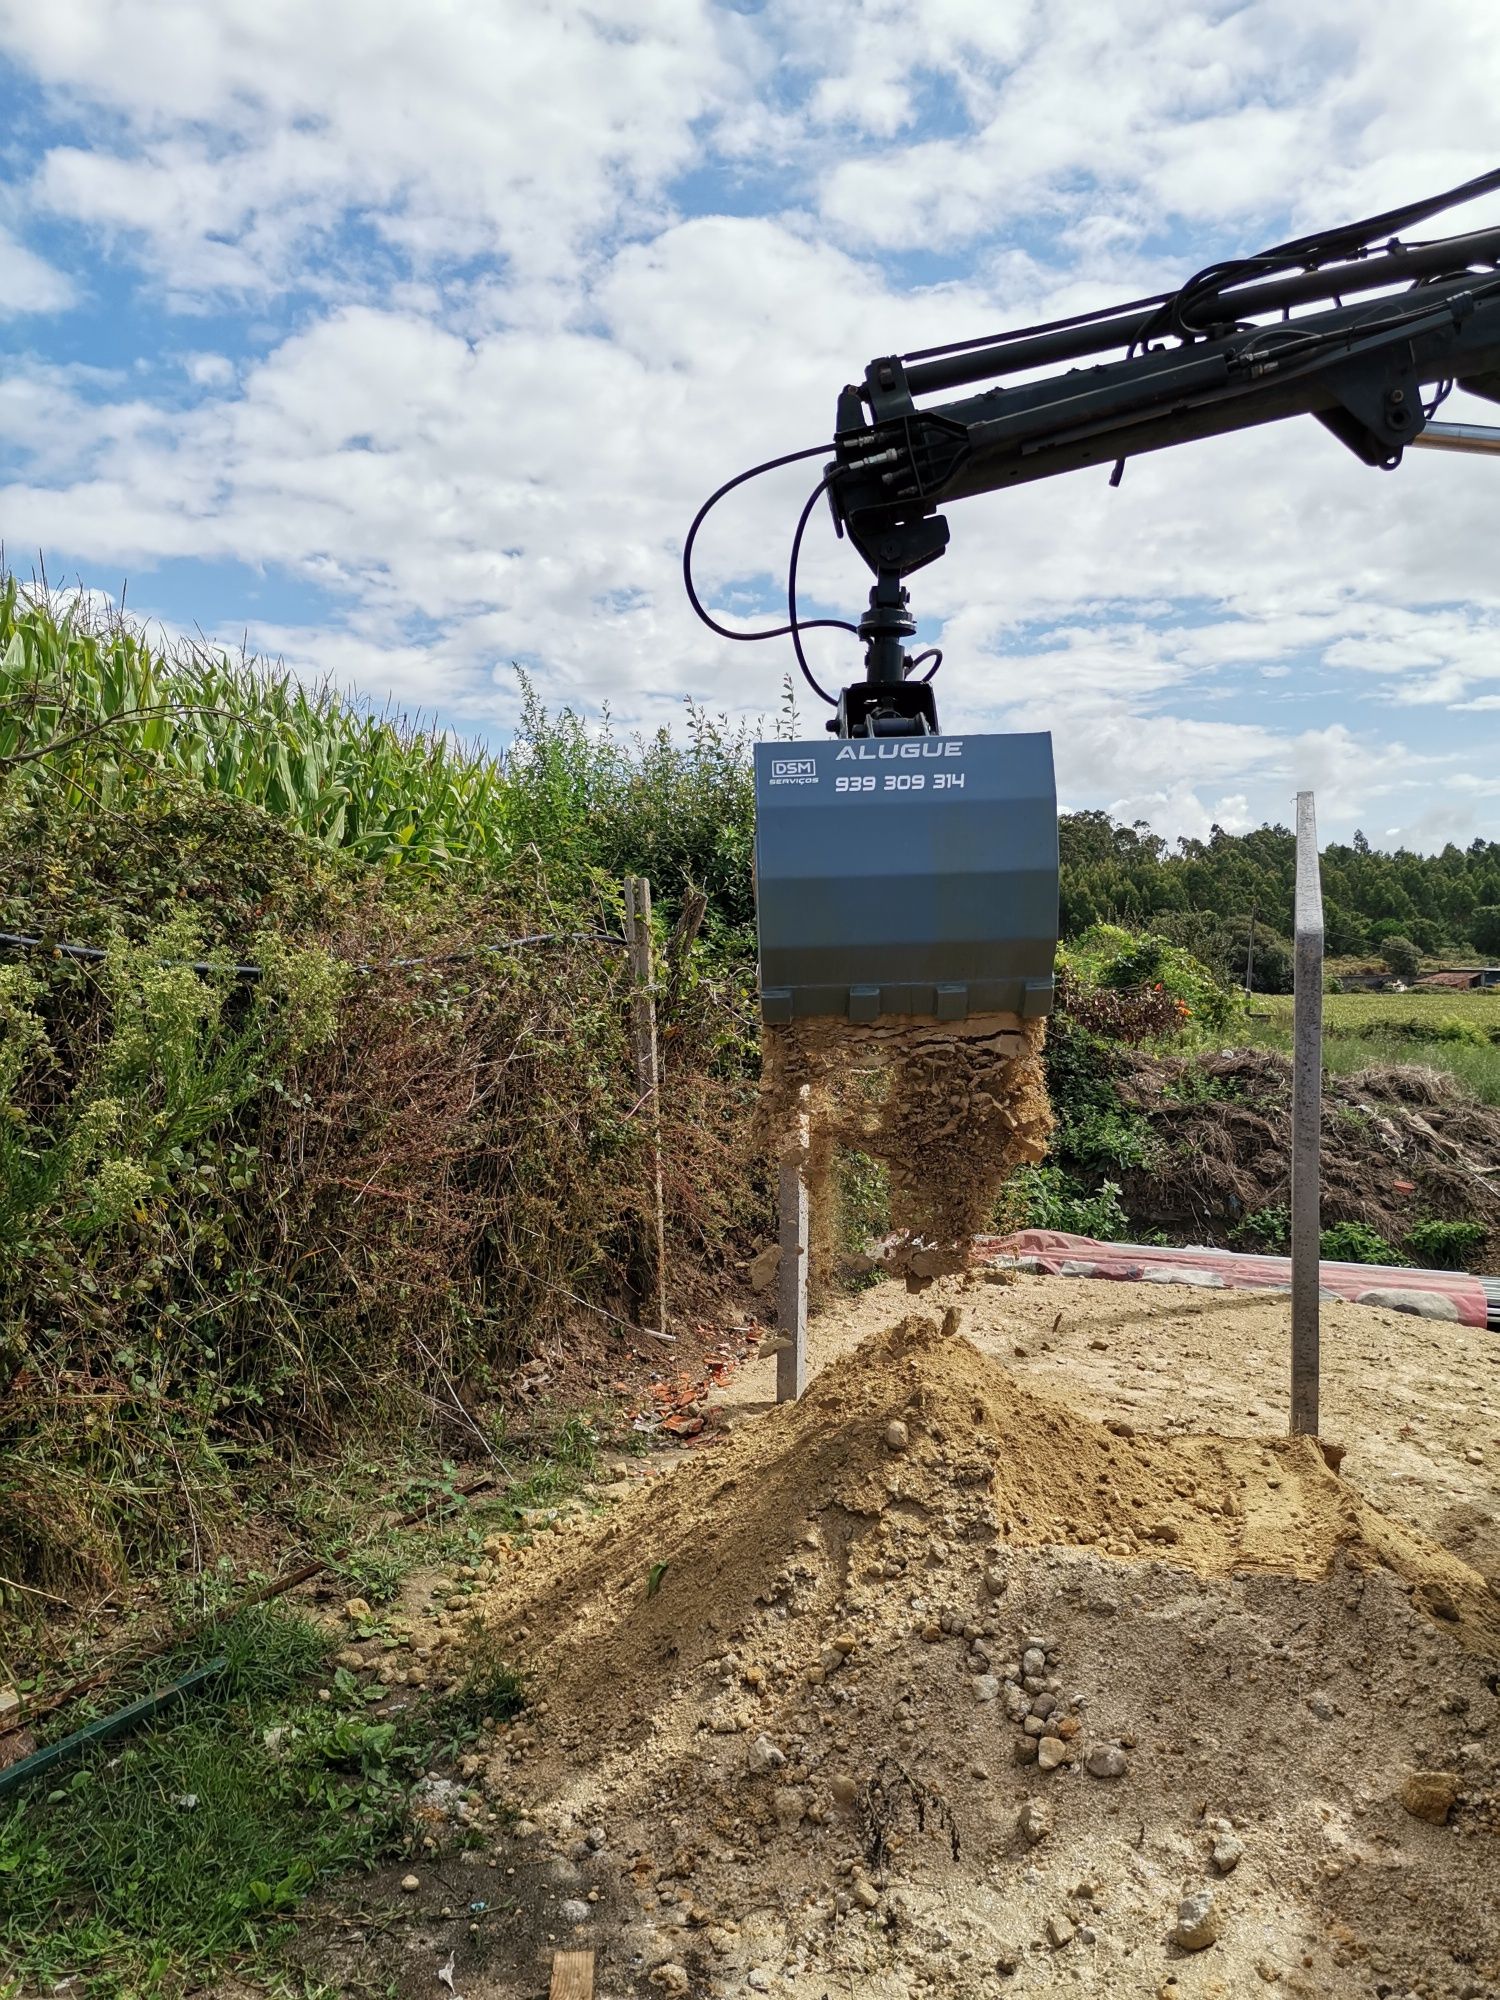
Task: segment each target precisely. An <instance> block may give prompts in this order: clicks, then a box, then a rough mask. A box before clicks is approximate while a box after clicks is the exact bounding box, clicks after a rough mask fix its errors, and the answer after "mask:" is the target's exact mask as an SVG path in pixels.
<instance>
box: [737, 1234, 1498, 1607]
mask: <svg viewBox="0 0 1500 2000" xmlns="http://www.w3.org/2000/svg"><path fill="white" fill-rule="evenodd" d="M921 1303H922V1310H923V1311H924V1312H934V1311H935V1312H938V1313H941V1312H942V1311H943V1310H944V1309H945V1308H946V1307H948V1306H953V1305H957V1306H959V1307H960V1308H961V1309H962V1310H963V1313H964V1332H965V1334H966V1335H967V1336H968V1338H969V1339H970V1340H972V1341H973V1342H974V1344H975V1346H977V1347H978V1348H979V1349H980V1351H981V1353H984V1354H987V1355H990V1356H991V1357H992V1358H993V1359H995V1360H996V1361H999V1362H1001V1363H1002V1364H1003V1365H1004V1366H1005V1367H1006V1368H1007V1369H1008V1370H1009V1371H1011V1372H1012V1373H1013V1374H1014V1375H1016V1376H1017V1378H1018V1379H1019V1380H1020V1381H1022V1382H1024V1383H1026V1384H1027V1385H1028V1386H1029V1387H1031V1388H1034V1389H1036V1390H1038V1391H1039V1392H1040V1393H1041V1394H1043V1395H1046V1396H1049V1397H1053V1398H1055V1399H1056V1400H1058V1401H1059V1402H1062V1403H1066V1404H1067V1405H1068V1406H1069V1407H1070V1408H1072V1409H1076V1410H1081V1411H1082V1412H1084V1413H1085V1414H1086V1415H1088V1416H1091V1417H1096V1418H1098V1419H1099V1420H1100V1421H1104V1420H1105V1419H1108V1418H1111V1417H1124V1418H1126V1419H1127V1420H1129V1421H1131V1422H1134V1423H1136V1424H1138V1425H1139V1426H1140V1427H1141V1428H1142V1429H1143V1430H1152V1431H1189V1430H1192V1431H1215V1432H1221V1433H1223V1434H1224V1435H1226V1436H1229V1437H1262V1436H1268V1435H1270V1436H1274V1435H1278V1434H1279V1433H1281V1432H1282V1431H1284V1430H1285V1429H1286V1424H1287V1411H1288V1408H1289V1387H1288V1369H1289V1353H1288V1339H1289V1335H1288V1305H1287V1301H1286V1299H1285V1298H1284V1297H1269V1298H1268V1297H1266V1296H1265V1295H1264V1294H1257V1293H1251V1292H1239V1293H1235V1292H1214V1293H1212V1294H1210V1295H1205V1294H1204V1292H1202V1291H1201V1290H1198V1289H1196V1288H1195V1287H1193V1286H1190V1285H1132V1284H1120V1283H1115V1282H1108V1281H1101V1280H1099V1279H1094V1278H1043V1277H1031V1276H1027V1275H1024V1274H1021V1275H1017V1276H1015V1277H1013V1279H1012V1281H1011V1282H1010V1283H1008V1284H1003V1285H1002V1284H989V1283H986V1282H985V1281H984V1278H983V1275H982V1274H979V1273H976V1274H973V1275H972V1276H971V1277H967V1278H950V1279H942V1280H939V1281H938V1282H937V1283H935V1284H934V1285H933V1287H932V1288H931V1290H929V1291H927V1292H925V1293H924V1294H923V1295H922V1302H921ZM909 1307H910V1302H909V1300H908V1299H907V1296H906V1293H905V1290H904V1288H903V1287H902V1286H900V1285H898V1284H889V1283H887V1284H880V1285H877V1286H874V1287H872V1288H871V1290H869V1291H867V1292H864V1293H861V1294H859V1295H857V1296H856V1297H854V1298H852V1299H848V1300H843V1301H840V1302H838V1303H837V1304H835V1305H832V1306H831V1307H830V1308H829V1309H828V1310H827V1311H825V1312H823V1313H820V1314H818V1315H817V1316H816V1317H815V1318H814V1320H813V1321H812V1324H811V1326H810V1328H809V1368H810V1371H811V1373H812V1374H816V1373H817V1372H818V1370H820V1369H822V1368H824V1367H826V1366H827V1365H828V1364H829V1363H830V1362H831V1361H837V1360H838V1359H839V1358H840V1357H842V1356H843V1355H846V1354H848V1353H849V1352H850V1351H851V1350H852V1349H853V1348H854V1347H856V1346H857V1345H858V1343H859V1342H860V1341H861V1340H863V1339H864V1338H865V1336H866V1335H868V1334H870V1333H873V1332H875V1331H876V1330H878V1329H880V1328H882V1327H886V1326H889V1325H890V1324H891V1322H892V1321H893V1320H895V1319H898V1318H900V1317H901V1315H902V1314H903V1313H905V1312H906V1311H908V1310H909ZM775 1396H776V1363H775V1361H774V1359H772V1360H767V1361H752V1362H750V1363H747V1364H746V1365H745V1366H744V1367H742V1368H741V1369H740V1370H739V1371H738V1372H737V1373H736V1374H735V1376H734V1377H733V1378H732V1380H731V1381H730V1382H729V1383H728V1384H727V1385H726V1386H725V1387H724V1388H721V1389H716V1390H714V1391H713V1392H712V1394H711V1395H710V1397H709V1399H708V1400H709V1403H710V1404H711V1405H712V1404H721V1405H725V1406H727V1408H728V1412H729V1414H730V1416H731V1418H733V1417H735V1416H740V1415H745V1414H749V1413H750V1412H752V1411H754V1410H757V1409H766V1408H769V1407H771V1405H772V1404H773V1403H774V1401H775ZM1321 1410H1322V1425H1321V1428H1322V1434H1323V1436H1324V1437H1325V1438H1326V1439H1330V1440H1335V1441H1337V1442H1338V1443H1340V1444H1342V1445H1343V1446H1344V1447H1345V1449H1346V1453H1347V1456H1346V1457H1345V1459H1344V1462H1343V1467H1342V1471H1343V1474H1344V1476H1345V1478H1346V1479H1348V1480H1349V1481H1350V1482H1351V1483H1352V1484H1353V1485H1354V1486H1356V1487H1357V1488H1358V1489H1359V1491H1360V1492H1361V1493H1362V1494H1364V1495H1365V1497H1366V1498H1368V1499H1370V1500H1373V1501H1374V1502H1375V1503H1376V1505H1377V1506H1379V1507H1382V1508H1384V1509H1386V1510H1387V1511H1388V1512H1389V1513H1391V1514H1394V1515H1396V1516H1398V1517H1399V1518H1400V1519H1402V1520H1405V1521H1409V1522H1411V1523H1412V1525H1413V1526H1415V1527H1418V1528H1421V1529H1422V1530H1423V1531H1424V1532H1425V1533H1426V1534H1429V1535H1431V1536H1432V1537H1433V1538H1434V1539H1435V1540H1436V1541H1439V1542H1441V1543H1442V1544H1443V1545H1444V1546H1445V1547H1446V1548H1449V1549H1452V1550H1453V1552H1454V1553H1455V1554H1457V1555H1460V1556H1462V1557H1463V1558H1464V1559H1465V1560H1466V1561H1467V1562H1469V1563H1472V1564H1473V1565H1474V1567H1475V1568H1476V1569H1478V1570H1480V1571H1481V1572H1483V1573H1484V1574H1485V1575H1486V1576H1488V1577H1491V1578H1493V1579H1495V1581H1496V1583H1497V1585H1500V1334H1484V1333H1480V1332H1477V1331H1475V1330H1472V1329H1468V1328H1456V1327H1453V1326H1451V1325H1449V1324H1447V1323H1445V1322H1442V1321H1437V1320H1424V1319H1418V1318H1415V1317H1413V1316H1412V1315H1410V1314H1407V1313H1397V1312H1387V1311H1383V1310H1378V1309H1376V1308H1373V1307H1369V1306H1356V1305H1347V1304H1344V1303H1342V1302H1340V1303H1325V1305H1324V1308H1323V1314H1322V1395H1321Z"/></svg>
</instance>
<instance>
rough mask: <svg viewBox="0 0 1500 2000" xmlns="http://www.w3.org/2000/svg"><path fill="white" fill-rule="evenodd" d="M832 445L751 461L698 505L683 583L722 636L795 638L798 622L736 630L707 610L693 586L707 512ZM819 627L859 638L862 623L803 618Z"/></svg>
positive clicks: (812, 627) (684, 562)
mask: <svg viewBox="0 0 1500 2000" xmlns="http://www.w3.org/2000/svg"><path fill="white" fill-rule="evenodd" d="M833 449H834V447H833V446H832V445H831V444H814V445H809V446H808V447H807V449H806V450H805V451H787V452H783V453H782V455H781V457H780V458H768V459H765V460H764V461H763V462H762V463H761V464H759V465H752V466H751V467H750V469H749V471H748V472H737V473H736V474H735V475H734V477H733V479H726V480H725V481H724V484H723V485H722V486H721V487H719V488H718V489H717V491H715V492H713V493H710V494H709V496H708V498H707V499H706V500H705V501H704V503H703V505H702V506H701V507H700V508H699V509H698V511H697V513H696V514H695V515H694V516H693V524H692V526H691V527H690V528H689V529H688V531H687V540H686V541H685V542H684V543H683V545H682V582H683V587H684V589H685V590H686V591H687V595H688V603H689V604H691V605H692V607H693V609H694V611H696V612H697V614H698V616H699V617H700V618H701V619H702V620H703V623H704V624H705V625H706V626H707V627H708V629H709V631H710V632H717V633H718V635H719V637H720V638H721V639H740V640H746V641H749V640H759V639H785V638H786V637H787V636H788V634H791V635H792V637H793V638H795V636H796V630H797V628H796V626H795V625H769V626H767V627H766V628H765V629H764V630H763V631H760V632H735V631H731V629H730V628H729V626H727V625H721V624H720V623H719V622H718V620H717V619H716V618H714V617H712V616H711V615H710V613H709V612H708V611H707V610H705V608H704V605H703V602H702V599H701V598H700V597H699V595H698V592H697V590H696V589H695V588H694V586H693V544H694V542H695V541H697V539H698V530H699V529H700V528H701V527H702V526H703V523H704V522H705V521H706V520H707V519H708V516H709V515H710V513H711V512H712V511H713V509H714V508H715V507H717V506H718V504H719V502H720V501H721V500H722V499H723V498H724V496H725V494H726V493H732V492H733V491H734V489H735V487H736V486H743V485H744V484H745V481H746V480H747V479H758V478H759V477H760V475H761V474H762V473H763V472H774V471H776V469H777V468H778V467H779V466H783V465H795V464H796V463H797V462H798V460H799V459H804V458H823V457H825V456H826V455H827V453H829V452H830V451H832V450H833ZM818 491H819V492H821V491H822V485H821V484H820V485H819V488H818ZM814 498H816V495H815V496H814ZM811 511H812V510H811V508H810V507H809V508H807V509H806V510H805V513H810V512H811ZM819 627H822V628H824V629H825V630H831V631H835V632H852V633H853V634H854V636H855V638H856V639H857V638H858V637H859V627H858V626H857V625H851V624H850V623H849V622H848V620H847V619H844V618H808V619H804V620H803V623H802V630H803V631H804V632H810V631H813V630H815V629H817V628H819ZM798 657H799V659H800V657H801V652H800V648H799V652H798ZM803 672H804V673H806V672H807V669H806V667H804V668H803ZM808 678H809V680H811V678H812V677H811V675H808ZM813 685H814V686H816V685H817V684H816V682H814V683H813ZM820 692H821V690H820ZM823 699H824V700H825V701H826V700H827V699H828V697H827V695H824V696H823Z"/></svg>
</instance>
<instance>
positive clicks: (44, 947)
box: [0, 931, 629, 979]
mask: <svg viewBox="0 0 1500 2000" xmlns="http://www.w3.org/2000/svg"><path fill="white" fill-rule="evenodd" d="M538 944H607V945H610V946H612V947H613V948H614V949H615V950H616V951H626V950H628V949H629V943H628V940H627V939H625V938H621V937H615V936H614V935H613V933H612V932H610V931H537V932H535V933H534V934H533V935H532V936H530V937H515V938H502V939H501V940H500V942H499V943H498V944H485V945H481V946H480V947H479V950H478V951H477V952H467V951H448V952H443V953H442V954H441V955H440V956H439V957H437V958H391V959H386V960H385V961H384V962H382V963H372V964H354V965H352V966H351V970H353V971H355V972H363V973H371V972H404V971H406V970H408V969H409V968H411V967H413V966H420V965H455V964H459V963H462V961H463V960H465V959H469V958H476V957H478V956H480V954H482V953H500V952H507V951H520V950H522V949H523V948H524V947H526V946H528V945H538ZM0 951H41V952H45V953H46V954H47V955H48V957H50V958H76V959H83V960H86V961H88V962H90V963H97V962H98V961H99V960H100V959H102V958H107V957H108V956H109V954H108V952H107V951H106V950H105V949H104V947H103V946H102V945H97V944H66V943H62V942H55V941H53V940H52V939H49V938H39V937H29V936H27V935H26V934H25V933H24V932H22V931H0ZM153 963H154V964H156V965H164V966H170V967H172V968H173V969H174V970H178V971H182V970H186V971H188V972H207V973H212V972H217V973H232V974H233V975H234V977H235V978H236V979H259V978H260V977H261V972H262V968H261V967H260V966H258V965H224V964H219V963H216V962H215V961H214V960H213V959H207V958H158V959H155V960H153ZM345 963H346V964H347V963H349V961H347V960H346V961H345Z"/></svg>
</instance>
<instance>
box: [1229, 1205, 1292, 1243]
mask: <svg viewBox="0 0 1500 2000" xmlns="http://www.w3.org/2000/svg"><path fill="white" fill-rule="evenodd" d="M1229 1235H1230V1240H1231V1241H1232V1242H1235V1243H1239V1244H1242V1245H1244V1244H1248V1245H1249V1246H1250V1247H1251V1248H1253V1249H1256V1250H1284V1249H1285V1248H1286V1246H1287V1245H1288V1243H1290V1241H1291V1239H1292V1211H1291V1210H1290V1209H1289V1208H1287V1207H1284V1206H1280V1205H1278V1206H1276V1207H1272V1208H1256V1209H1252V1210H1251V1211H1250V1213H1249V1214H1248V1215H1244V1216H1241V1218H1240V1220H1239V1221H1238V1222H1237V1223H1235V1225H1234V1227H1233V1228H1232V1229H1231V1230H1230V1232H1229Z"/></svg>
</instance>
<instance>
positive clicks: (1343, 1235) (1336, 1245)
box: [1319, 1222, 1401, 1264]
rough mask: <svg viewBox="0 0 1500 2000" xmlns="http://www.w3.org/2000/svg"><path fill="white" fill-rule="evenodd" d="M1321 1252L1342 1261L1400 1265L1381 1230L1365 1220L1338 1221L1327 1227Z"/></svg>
mask: <svg viewBox="0 0 1500 2000" xmlns="http://www.w3.org/2000/svg"><path fill="white" fill-rule="evenodd" d="M1319 1254H1320V1255H1322V1256H1324V1257H1327V1258H1329V1259H1330V1260H1331V1261H1333V1262H1335V1263H1342V1264H1399V1263H1400V1262H1401V1257H1400V1253H1399V1252H1398V1251H1396V1250H1394V1249H1393V1248H1392V1247H1391V1245H1390V1244H1389V1243H1387V1242H1386V1240H1385V1238H1384V1237H1383V1236H1382V1235H1381V1234H1380V1231H1379V1230H1378V1229H1371V1228H1370V1226H1369V1224H1368V1223H1365V1222H1335V1223H1333V1224H1332V1225H1331V1227H1329V1228H1327V1229H1325V1230H1324V1231H1323V1233H1322V1237H1321V1239H1320V1242H1319Z"/></svg>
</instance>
